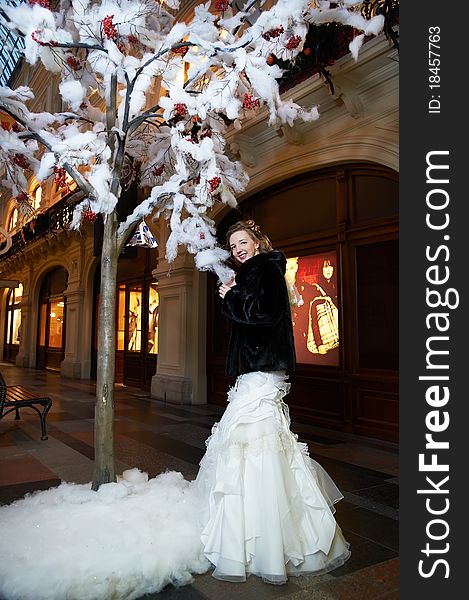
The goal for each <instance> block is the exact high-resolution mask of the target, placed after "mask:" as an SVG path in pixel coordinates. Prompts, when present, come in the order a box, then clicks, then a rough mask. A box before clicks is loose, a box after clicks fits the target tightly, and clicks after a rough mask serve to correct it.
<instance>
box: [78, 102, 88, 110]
mask: <svg viewBox="0 0 469 600" xmlns="http://www.w3.org/2000/svg"><path fill="white" fill-rule="evenodd" d="M87 108H88V104H87V103H86V102H82V103H81V104H80V110H86V109H87Z"/></svg>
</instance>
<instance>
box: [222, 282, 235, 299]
mask: <svg viewBox="0 0 469 600" xmlns="http://www.w3.org/2000/svg"><path fill="white" fill-rule="evenodd" d="M235 285H236V282H235V280H234V277H233V279H230V281H228V282H227V283H222V284H221V286H220V287H219V288H218V293H219V294H220V298H224V297H225V295H226V292H228V291H229V290H231V288H232V287H233V286H235Z"/></svg>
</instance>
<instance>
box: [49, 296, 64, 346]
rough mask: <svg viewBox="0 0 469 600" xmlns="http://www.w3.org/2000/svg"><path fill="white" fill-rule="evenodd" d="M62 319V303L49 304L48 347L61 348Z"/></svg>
mask: <svg viewBox="0 0 469 600" xmlns="http://www.w3.org/2000/svg"><path fill="white" fill-rule="evenodd" d="M63 317H64V303H63V302H60V301H59V302H51V303H50V325H49V327H50V328H49V347H50V348H62V327H63Z"/></svg>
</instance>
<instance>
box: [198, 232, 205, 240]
mask: <svg viewBox="0 0 469 600" xmlns="http://www.w3.org/2000/svg"><path fill="white" fill-rule="evenodd" d="M199 238H200V239H201V240H204V239H205V233H204V232H203V231H201V232H200V233H199Z"/></svg>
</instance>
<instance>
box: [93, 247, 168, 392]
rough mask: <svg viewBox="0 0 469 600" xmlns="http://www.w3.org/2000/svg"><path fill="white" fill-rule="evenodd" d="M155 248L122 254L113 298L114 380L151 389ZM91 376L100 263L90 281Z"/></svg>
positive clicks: (156, 298) (155, 353) (155, 354)
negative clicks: (114, 317) (91, 312)
mask: <svg viewBox="0 0 469 600" xmlns="http://www.w3.org/2000/svg"><path fill="white" fill-rule="evenodd" d="M156 259H157V253H156V250H153V249H147V248H138V249H137V248H136V249H135V255H134V256H133V257H132V258H125V257H121V259H120V261H119V267H118V276H117V297H116V373H115V380H116V382H117V383H124V384H125V385H131V386H136V387H141V388H144V389H150V385H151V380H152V377H153V375H154V374H155V373H156V365H157V360H158V320H159V319H158V307H159V295H158V283H157V282H156V281H155V280H154V277H153V275H152V269H153V268H154V265H155V264H156ZM93 290H94V292H93V307H94V310H93V314H94V316H93V336H92V349H91V378H92V379H96V375H97V349H98V324H99V298H100V266H99V265H98V267H97V268H96V272H95V276H94V282H93Z"/></svg>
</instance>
